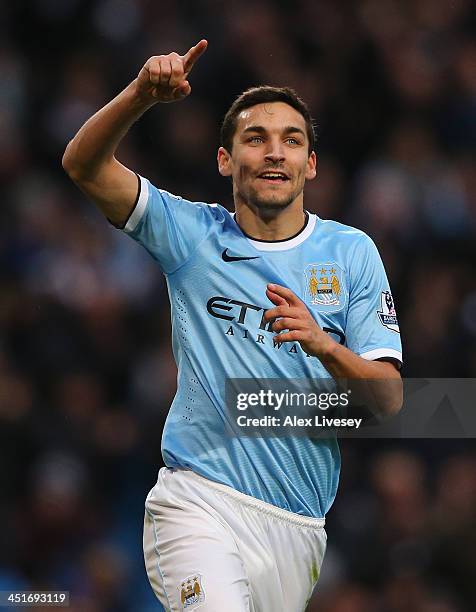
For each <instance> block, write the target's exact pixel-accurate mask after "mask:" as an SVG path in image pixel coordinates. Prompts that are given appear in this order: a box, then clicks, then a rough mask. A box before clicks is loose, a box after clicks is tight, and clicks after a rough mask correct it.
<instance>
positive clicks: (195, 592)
mask: <svg viewBox="0 0 476 612" xmlns="http://www.w3.org/2000/svg"><path fill="white" fill-rule="evenodd" d="M179 590H180V601H181V602H182V610H192V609H193V608H194V606H195V605H196V604H198V603H201V602H202V601H205V591H204V590H203V586H202V577H201V575H200V574H192V575H191V576H187V578H185V579H184V580H182V582H181V583H180V586H179Z"/></svg>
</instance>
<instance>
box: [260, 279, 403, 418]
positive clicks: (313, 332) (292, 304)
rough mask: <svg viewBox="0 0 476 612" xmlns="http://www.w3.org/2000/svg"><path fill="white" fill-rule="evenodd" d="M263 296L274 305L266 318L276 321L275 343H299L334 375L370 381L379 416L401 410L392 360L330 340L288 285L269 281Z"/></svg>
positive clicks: (399, 383) (400, 388)
mask: <svg viewBox="0 0 476 612" xmlns="http://www.w3.org/2000/svg"><path fill="white" fill-rule="evenodd" d="M266 295H267V296H268V298H269V299H270V300H271V301H272V302H273V304H275V307H274V308H271V309H270V310H268V311H267V312H266V314H265V319H266V320H268V321H271V320H275V322H274V324H273V331H275V332H277V333H278V335H277V336H275V337H274V341H275V342H277V343H282V342H296V341H297V342H299V343H300V345H301V346H302V348H303V349H304V350H305V351H306V352H307V353H308V354H309V355H312V356H314V357H317V358H318V359H319V360H320V361H321V363H322V364H323V365H324V367H325V368H326V369H327V370H328V372H329V373H330V374H331V375H332V376H333V378H336V379H342V378H348V379H361V380H367V381H369V384H370V385H371V386H372V395H373V402H372V403H373V405H374V406H377V409H378V413H379V416H384V417H386V416H392V415H394V414H396V413H397V412H398V411H399V410H400V408H401V406H402V403H403V383H402V379H401V376H400V373H399V371H398V369H397V367H396V366H395V365H394V364H393V363H391V362H390V361H379V360H374V361H370V360H368V359H364V358H363V357H360V356H359V355H357V354H356V353H354V352H353V351H351V350H350V349H348V348H347V347H345V346H342V345H341V344H339V343H338V342H336V341H335V340H333V339H332V338H331V336H330V335H329V334H327V333H326V332H324V331H323V330H322V329H321V328H320V327H319V325H318V323H317V322H316V320H315V319H314V317H313V316H312V315H311V313H310V312H309V310H308V308H307V306H306V305H305V304H304V302H302V300H300V299H299V298H298V297H297V296H296V295H295V294H294V293H293V292H292V291H291V290H290V289H288V288H287V287H282V286H281V285H274V284H269V285H268V286H267V290H266ZM283 330H287V331H283ZM279 332H281V333H279ZM373 381H375V382H373ZM379 381H380V382H379ZM383 381H385V383H383ZM387 381H388V384H387ZM382 383H383V384H382Z"/></svg>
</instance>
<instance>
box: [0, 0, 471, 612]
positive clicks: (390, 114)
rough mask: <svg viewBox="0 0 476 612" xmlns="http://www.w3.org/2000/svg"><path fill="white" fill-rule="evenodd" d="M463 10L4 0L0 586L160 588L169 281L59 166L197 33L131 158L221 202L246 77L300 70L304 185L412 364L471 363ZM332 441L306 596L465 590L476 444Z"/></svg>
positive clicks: (413, 598)
mask: <svg viewBox="0 0 476 612" xmlns="http://www.w3.org/2000/svg"><path fill="white" fill-rule="evenodd" d="M474 8H475V7H474V3H473V2H471V1H470V0H355V1H351V0H349V1H346V2H335V1H333V0H281V1H277V0H274V1H271V0H269V1H263V0H256V1H254V2H251V1H250V2H246V1H244V0H240V1H232V2H227V3H225V2H218V1H217V0H193V2H192V1H187V2H185V1H176V2H169V1H164V2H159V1H156V0H93V1H91V0H89V1H88V0H29V1H27V2H26V1H22V0H18V1H17V2H15V3H13V2H9V1H8V0H7V1H1V2H0V180H1V206H0V501H1V503H0V525H1V527H0V590H5V589H12V588H15V589H42V590H45V589H52V590H53V589H58V590H69V591H70V592H71V597H72V607H71V609H72V610H75V611H78V612H79V611H81V612H103V611H104V612H129V611H133V612H135V611H137V612H149V611H152V610H158V609H160V606H158V604H157V603H156V602H155V598H154V596H153V594H152V591H151V590H150V587H149V585H148V582H147V578H146V575H145V570H144V568H143V561H142V542H141V538H142V520H143V503H144V499H145V497H146V494H147V492H148V491H149V489H150V488H151V487H152V486H153V484H154V482H155V479H156V473H157V470H158V468H159V467H160V465H161V458H160V438H161V431H162V427H163V422H164V419H165V417H166V414H167V410H168V407H169V403H170V401H171V398H172V397H173V393H174V389H175V376H176V370H175V365H174V362H173V358H172V355H171V348H170V322H169V308H168V300H167V294H166V288H165V285H164V280H163V278H162V276H161V274H160V272H159V270H158V268H157V267H156V266H155V264H154V262H153V261H152V259H151V258H150V257H149V256H148V255H147V254H146V253H145V252H143V251H142V250H141V249H140V248H139V247H138V246H137V245H135V244H133V243H132V241H131V240H129V239H128V238H127V237H126V236H124V235H123V234H122V233H121V232H120V231H118V230H116V229H114V228H113V227H112V226H110V225H109V224H108V223H107V221H105V220H104V219H103V218H102V217H101V216H100V214H99V213H98V212H97V211H96V210H95V208H94V206H93V205H92V204H90V203H88V202H87V201H86V200H85V198H84V197H83V196H82V194H81V193H80V192H79V191H78V190H77V189H76V188H75V187H74V185H73V184H72V183H70V182H69V180H68V179H67V177H66V175H65V174H64V172H63V170H62V168H61V157H62V153H63V151H64V148H65V146H66V144H67V142H68V140H69V139H70V138H71V137H72V136H73V135H74V133H75V132H76V130H77V129H78V128H79V127H80V125H81V124H82V123H83V122H84V121H85V119H87V118H88V117H89V116H90V115H91V114H93V113H94V112H95V111H96V110H97V109H98V108H99V107H101V106H102V105H104V104H105V103H106V102H107V101H108V100H109V99H111V97H113V96H114V95H115V94H116V93H118V92H119V91H120V90H121V89H122V88H123V87H125V86H126V85H127V84H128V83H129V82H130V81H131V80H132V79H133V78H134V77H135V76H136V75H137V73H138V71H139V69H140V68H141V66H142V65H143V63H144V62H145V60H146V59H147V58H148V57H149V56H151V55H157V54H160V53H168V52H170V51H173V50H177V51H178V52H185V51H186V50H187V49H188V48H189V47H190V46H191V45H192V44H195V43H196V42H197V41H198V40H199V39H200V38H202V37H206V38H207V39H208V40H209V49H208V51H207V52H206V54H205V55H204V56H203V57H202V58H201V59H200V61H199V62H198V63H197V65H196V67H195V69H194V72H193V73H192V77H191V83H192V87H193V92H192V95H191V97H190V98H188V99H187V100H186V101H184V102H181V103H177V104H173V105H163V106H161V107H158V108H154V109H153V110H151V111H150V112H149V113H148V114H147V115H145V116H144V117H143V118H142V119H141V120H140V121H139V122H138V123H137V124H136V125H135V126H134V128H133V129H132V131H131V132H130V134H129V135H128V137H127V139H126V140H125V142H124V144H123V145H122V147H121V150H120V154H119V158H120V159H121V160H122V161H123V162H124V163H126V164H127V165H129V166H130V167H131V168H133V169H135V170H136V171H138V172H140V173H141V174H143V175H144V176H147V177H148V178H149V179H150V180H151V181H152V182H154V183H155V184H156V185H158V186H160V187H163V188H166V189H168V190H169V191H171V192H172V193H179V194H180V195H183V196H184V197H187V198H189V199H195V200H205V201H209V202H220V203H223V204H225V205H227V206H231V204H232V198H231V190H230V183H229V182H228V181H226V180H224V179H222V178H221V177H220V176H219V175H218V173H217V170H216V162H215V156H216V149H217V147H218V144H219V143H218V134H219V125H220V122H221V119H222V117H223V115H224V113H225V112H226V110H227V108H228V106H229V105H230V104H231V102H232V101H233V99H234V97H235V96H236V95H238V94H239V93H240V92H241V91H243V90H244V89H245V88H247V87H249V86H252V85H256V84H264V83H266V84H272V85H289V86H292V87H294V88H295V89H296V90H297V91H298V93H299V94H300V95H301V96H302V97H303V98H304V99H305V100H306V101H307V102H308V104H309V106H310V108H311V110H312V113H313V115H314V117H315V118H316V122H317V127H318V148H317V151H318V156H319V178H318V180H316V181H314V182H312V183H309V185H308V187H307V188H306V195H305V204H306V207H307V209H308V210H311V211H313V212H316V213H317V214H318V215H319V216H321V217H323V218H333V219H337V220H339V221H343V222H345V223H349V224H351V225H355V226H357V227H359V228H361V229H364V230H365V231H367V232H368V233H370V235H371V236H372V237H373V238H374V240H375V241H376V243H377V245H378V247H379V249H380V251H381V254H382V256H383V259H384V261H385V264H386V267H387V272H388V275H389V278H390V280H391V285H392V288H393V292H394V295H395V301H396V305H397V310H398V314H399V319H400V323H401V329H402V338H403V345H404V359H405V365H404V369H403V374H404V376H406V377H474V376H476V276H475V274H474V271H475V263H476V257H475V255H476V241H475V234H476V232H475V228H476V172H474V167H473V166H474V165H473V161H474V157H473V156H474V151H475V143H476V42H475V38H474V37H473V33H474V25H475V23H474V21H475V19H474ZM341 446H342V453H343V471H342V481H341V487H340V491H339V494H338V497H337V501H336V503H335V505H334V507H333V509H332V511H331V512H330V513H329V516H328V523H327V530H328V534H329V546H328V552H327V556H326V559H325V562H324V567H323V572H322V576H321V580H320V582H319V586H318V589H317V591H316V594H315V596H314V597H313V599H312V602H311V604H310V607H309V610H310V611H311V612H469V611H471V610H475V609H476V448H475V444H474V441H473V440H413V441H412V440H407V441H405V440H372V441H370V440H367V441H365V440H346V441H343V442H342V444H341ZM292 562H293V560H292V559H289V563H292Z"/></svg>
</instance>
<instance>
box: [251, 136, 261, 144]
mask: <svg viewBox="0 0 476 612" xmlns="http://www.w3.org/2000/svg"><path fill="white" fill-rule="evenodd" d="M248 142H251V143H254V144H260V143H261V142H264V140H263V138H262V136H250V137H249V138H248Z"/></svg>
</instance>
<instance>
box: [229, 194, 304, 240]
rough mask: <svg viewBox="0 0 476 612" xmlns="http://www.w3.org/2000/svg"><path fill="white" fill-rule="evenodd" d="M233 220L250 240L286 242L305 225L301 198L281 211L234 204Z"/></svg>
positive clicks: (244, 203)
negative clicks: (234, 214) (234, 213)
mask: <svg viewBox="0 0 476 612" xmlns="http://www.w3.org/2000/svg"><path fill="white" fill-rule="evenodd" d="M235 206H236V216H235V220H236V222H237V223H238V225H239V226H240V228H241V229H242V230H243V232H244V233H245V234H247V235H248V236H249V237H250V238H255V239H256V240H286V239H287V238H291V237H292V236H295V235H296V234H298V233H299V232H300V231H301V230H302V228H303V227H304V225H305V223H306V215H305V213H304V210H303V200H302V198H297V199H296V200H294V202H293V203H292V204H290V205H289V206H286V208H282V209H266V208H261V207H260V208H257V207H255V206H252V205H250V204H248V203H247V202H242V203H239V202H235Z"/></svg>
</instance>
